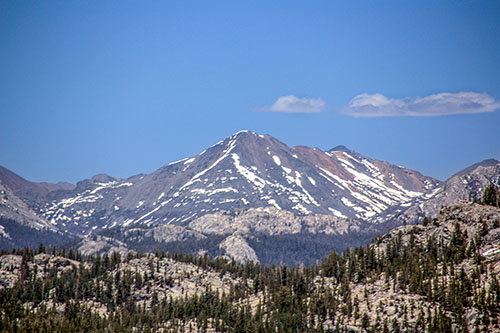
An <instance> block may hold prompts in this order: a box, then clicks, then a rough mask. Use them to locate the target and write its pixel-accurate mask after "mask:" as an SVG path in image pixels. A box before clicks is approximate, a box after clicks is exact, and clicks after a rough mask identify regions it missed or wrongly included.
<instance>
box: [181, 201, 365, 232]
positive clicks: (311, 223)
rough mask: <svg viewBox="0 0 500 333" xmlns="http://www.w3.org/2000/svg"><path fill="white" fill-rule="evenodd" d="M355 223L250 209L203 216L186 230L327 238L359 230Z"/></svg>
mask: <svg viewBox="0 0 500 333" xmlns="http://www.w3.org/2000/svg"><path fill="white" fill-rule="evenodd" d="M362 225H363V224H362V223H361V222H360V221H357V220H351V219H345V218H338V217H335V216H331V215H320V214H314V215H307V216H301V215H297V214H294V213H292V212H289V211H286V210H281V209H277V208H275V207H263V208H253V209H249V210H247V211H243V212H237V213H231V212H220V213H215V214H207V215H205V216H202V217H200V218H197V219H196V220H194V221H192V222H191V223H189V225H188V227H189V228H191V229H193V230H196V231H198V232H201V233H206V234H218V235H226V234H232V233H235V232H238V233H239V234H253V235H255V234H264V235H268V236H275V235H283V234H298V233H301V232H306V233H312V234H318V233H323V234H327V235H332V234H346V233H349V232H358V231H360V226H362Z"/></svg>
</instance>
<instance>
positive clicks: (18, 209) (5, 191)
mask: <svg viewBox="0 0 500 333" xmlns="http://www.w3.org/2000/svg"><path fill="white" fill-rule="evenodd" d="M0 217H3V218H6V219H12V220H15V221H17V222H18V223H20V224H21V225H23V226H27V227H29V228H33V229H35V230H40V229H50V230H53V231H56V230H57V229H56V227H55V226H54V225H52V224H50V223H48V222H47V221H46V220H45V219H43V218H41V217H40V216H38V215H37V214H36V213H35V212H34V211H33V210H32V209H31V208H30V207H29V206H28V205H27V204H26V203H25V202H24V201H23V200H21V199H20V198H19V197H18V196H16V195H15V194H14V192H13V191H12V190H11V189H10V188H9V187H7V186H5V185H3V184H1V183H0Z"/></svg>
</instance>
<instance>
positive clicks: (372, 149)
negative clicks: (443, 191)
mask: <svg viewBox="0 0 500 333" xmlns="http://www.w3.org/2000/svg"><path fill="white" fill-rule="evenodd" d="M499 36H500V2H498V1H481V2H478V1H459V2H458V1H456V2H455V1H453V2H452V1H447V2H445V1H414V2H410V1H325V2H321V1H298V2H294V1H283V2H279V1H278V2H273V3H270V2H269V1H262V2H260V1H252V2H250V1H249V2H240V1H227V2H226V1H210V2H208V1H199V2H195V1H178V2H175V1H157V2H156V1H147V2H145V1H66V0H65V1H22V0H15V1H14V0H13V1H5V0H1V1H0V115H1V118H0V165H2V166H5V167H7V168H9V169H11V170H13V171H14V172H16V173H18V174H20V175H21V176H23V177H25V178H27V179H29V180H33V181H52V182H57V181H70V182H76V181H78V180H81V179H83V178H88V177H91V176H93V175H95V174H97V173H108V174H110V175H113V176H116V177H124V178H125V177H129V176H131V175H134V174H137V173H148V172H152V171H153V170H155V169H157V168H159V167H161V166H162V165H165V164H167V163H169V162H171V161H174V160H177V159H180V158H183V157H187V156H191V155H195V154H198V153H199V152H201V151H202V150H204V149H205V148H207V147H208V146H210V145H212V144H214V143H216V142H217V141H219V140H220V139H223V138H225V137H227V136H229V135H231V134H232V133H234V132H237V131H239V130H241V129H249V130H252V131H255V132H258V133H262V134H270V135H273V136H275V137H276V138H278V139H279V140H281V141H283V142H285V143H286V144H288V145H290V146H293V145H308V146H313V147H319V148H321V149H324V150H326V149H329V148H332V147H334V146H337V145H340V144H343V145H346V146H348V147H349V148H351V149H353V150H355V151H357V152H359V153H361V154H364V155H366V156H369V157H373V158H377V159H381V160H386V161H389V162H391V163H394V164H398V165H403V166H406V167H408V168H412V169H415V170H418V171H420V172H422V173H424V174H426V175H430V176H434V177H437V178H439V179H446V178H447V177H448V176H450V175H451V174H453V173H454V172H456V171H458V170H460V169H462V168H465V167H467V166H469V165H471V164H473V163H476V162H479V161H481V160H483V159H487V158H496V159H499V160H500V135H499V133H500V111H498V110H497V109H498V108H499V107H498V105H499V104H498V103H499V102H498V99H499V98H500V65H499V64H498V62H499V60H500V38H499ZM457 113H458V114H457ZM460 113H462V114H460Z"/></svg>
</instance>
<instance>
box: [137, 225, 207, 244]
mask: <svg viewBox="0 0 500 333" xmlns="http://www.w3.org/2000/svg"><path fill="white" fill-rule="evenodd" d="M145 236H146V237H152V238H153V239H154V240H155V241H157V242H160V243H161V242H165V243H168V242H178V241H183V240H187V239H204V238H206V236H205V235H203V234H201V233H199V232H196V231H193V230H189V229H187V228H184V227H181V226H178V225H160V226H157V227H155V228H153V229H151V230H149V231H147V232H146V233H145Z"/></svg>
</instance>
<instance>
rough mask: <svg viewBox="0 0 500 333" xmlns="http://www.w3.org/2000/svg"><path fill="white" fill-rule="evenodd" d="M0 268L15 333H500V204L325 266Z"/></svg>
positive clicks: (74, 259)
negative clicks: (350, 332) (38, 332)
mask: <svg viewBox="0 0 500 333" xmlns="http://www.w3.org/2000/svg"><path fill="white" fill-rule="evenodd" d="M0 264H1V267H0V284H1V286H2V289H1V290H0V312H1V316H0V330H1V331H7V332H9V331H16V330H48V331H59V332H72V331H73V332H81V331H111V332H116V331H120V332H121V331H134V330H136V331H151V332H154V331H159V330H162V329H163V330H164V331H172V332H178V331H184V332H195V331H200V332H203V331H217V332H276V331H279V332H307V331H310V332H313V331H314V332H318V331H319V332H321V331H339V332H341V331H348V330H353V329H354V330H365V331H376V332H379V331H380V332H389V331H396V332H397V331H414V332H423V331H429V332H433V331H438V330H439V331H443V332H447V331H464V332H466V331H469V332H474V331H477V332H481V331H496V330H499V329H500V326H499V325H500V323H499V319H498V318H499V316H500V283H499V272H500V210H499V209H498V208H495V207H491V206H485V205H479V204H473V203H468V202H460V203H459V204H457V205H455V206H451V207H448V208H445V209H443V210H442V211H441V214H440V215H439V216H438V217H437V218H436V219H434V220H432V221H430V220H426V222H425V225H416V226H405V227H400V228H397V229H394V230H392V231H391V232H390V233H388V234H386V235H384V236H381V237H378V238H377V239H375V240H374V241H373V242H372V243H371V244H370V245H368V246H366V247H359V248H355V249H352V250H350V251H347V252H345V253H343V254H338V253H335V252H333V253H331V254H330V255H329V256H328V257H327V258H325V259H324V260H323V261H322V262H321V263H320V264H318V265H316V266H304V267H287V266H280V267H275V266H262V265H257V264H254V263H252V262H250V263H246V264H239V263H236V262H229V261H227V260H225V259H222V258H215V259H213V258H210V257H208V256H204V257H196V256H192V255H183V254H181V253H172V254H170V253H164V252H161V251H157V252H156V253H154V254H129V255H128V256H126V257H125V258H122V257H121V256H120V255H119V254H118V253H114V254H112V255H109V256H108V255H104V256H97V257H88V258H82V256H81V254H79V253H75V252H74V251H71V250H70V251H63V250H58V251H56V250H53V249H45V248H44V247H43V246H40V247H39V248H38V249H28V248H26V249H22V250H16V251H12V252H11V253H6V252H4V253H3V254H2V256H0Z"/></svg>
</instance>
